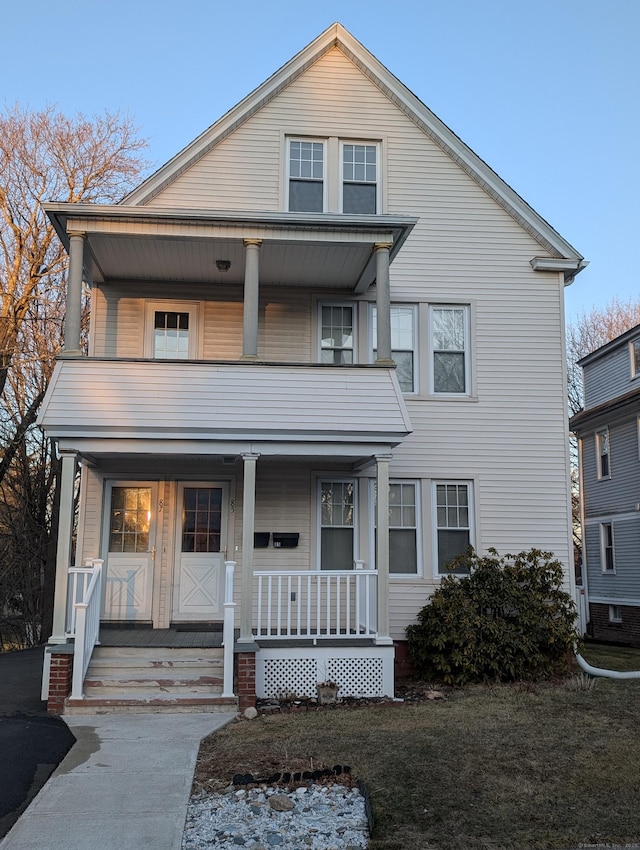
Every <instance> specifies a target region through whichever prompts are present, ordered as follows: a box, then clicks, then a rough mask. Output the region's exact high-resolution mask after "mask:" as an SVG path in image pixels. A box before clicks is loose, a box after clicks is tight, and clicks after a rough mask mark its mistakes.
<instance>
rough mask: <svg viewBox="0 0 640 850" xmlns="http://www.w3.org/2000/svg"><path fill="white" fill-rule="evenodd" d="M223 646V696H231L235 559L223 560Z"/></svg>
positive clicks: (232, 694)
mask: <svg viewBox="0 0 640 850" xmlns="http://www.w3.org/2000/svg"><path fill="white" fill-rule="evenodd" d="M224 564H225V585H224V622H223V626H222V646H223V663H224V668H223V686H222V687H223V690H222V696H223V697H233V696H235V695H234V693H233V643H234V640H235V635H234V629H235V608H236V605H235V602H234V601H233V573H234V570H235V568H236V562H235V561H225V562H224Z"/></svg>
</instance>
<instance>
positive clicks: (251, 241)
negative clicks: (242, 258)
mask: <svg viewBox="0 0 640 850" xmlns="http://www.w3.org/2000/svg"><path fill="white" fill-rule="evenodd" d="M242 241H243V244H244V247H245V248H249V247H250V246H252V245H253V246H255V247H256V248H259V247H260V246H261V245H262V239H243V240H242Z"/></svg>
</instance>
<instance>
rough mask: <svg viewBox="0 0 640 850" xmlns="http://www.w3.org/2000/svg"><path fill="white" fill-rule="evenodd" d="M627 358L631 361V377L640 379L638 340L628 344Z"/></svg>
mask: <svg viewBox="0 0 640 850" xmlns="http://www.w3.org/2000/svg"><path fill="white" fill-rule="evenodd" d="M629 358H630V360H631V377H632V378H638V377H640V339H634V340H633V341H632V342H630V343H629Z"/></svg>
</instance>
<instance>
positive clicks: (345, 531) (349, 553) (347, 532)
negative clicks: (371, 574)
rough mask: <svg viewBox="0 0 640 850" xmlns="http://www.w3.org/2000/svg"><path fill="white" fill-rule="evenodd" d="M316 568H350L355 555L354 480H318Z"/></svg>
mask: <svg viewBox="0 0 640 850" xmlns="http://www.w3.org/2000/svg"><path fill="white" fill-rule="evenodd" d="M319 487H320V569H322V570H352V569H353V559H354V557H355V548H354V547H355V542H356V538H355V534H354V528H355V517H356V498H355V496H356V488H355V480H353V479H348V480H340V481H336V480H328V481H321V482H320V484H319Z"/></svg>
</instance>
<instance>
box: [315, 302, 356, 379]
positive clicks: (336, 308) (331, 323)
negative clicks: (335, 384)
mask: <svg viewBox="0 0 640 850" xmlns="http://www.w3.org/2000/svg"><path fill="white" fill-rule="evenodd" d="M353 313H354V307H353V304H323V305H322V306H321V308H320V325H321V327H320V362H321V363H332V364H333V365H335V366H340V365H344V364H345V363H353V352H354V326H353Z"/></svg>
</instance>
